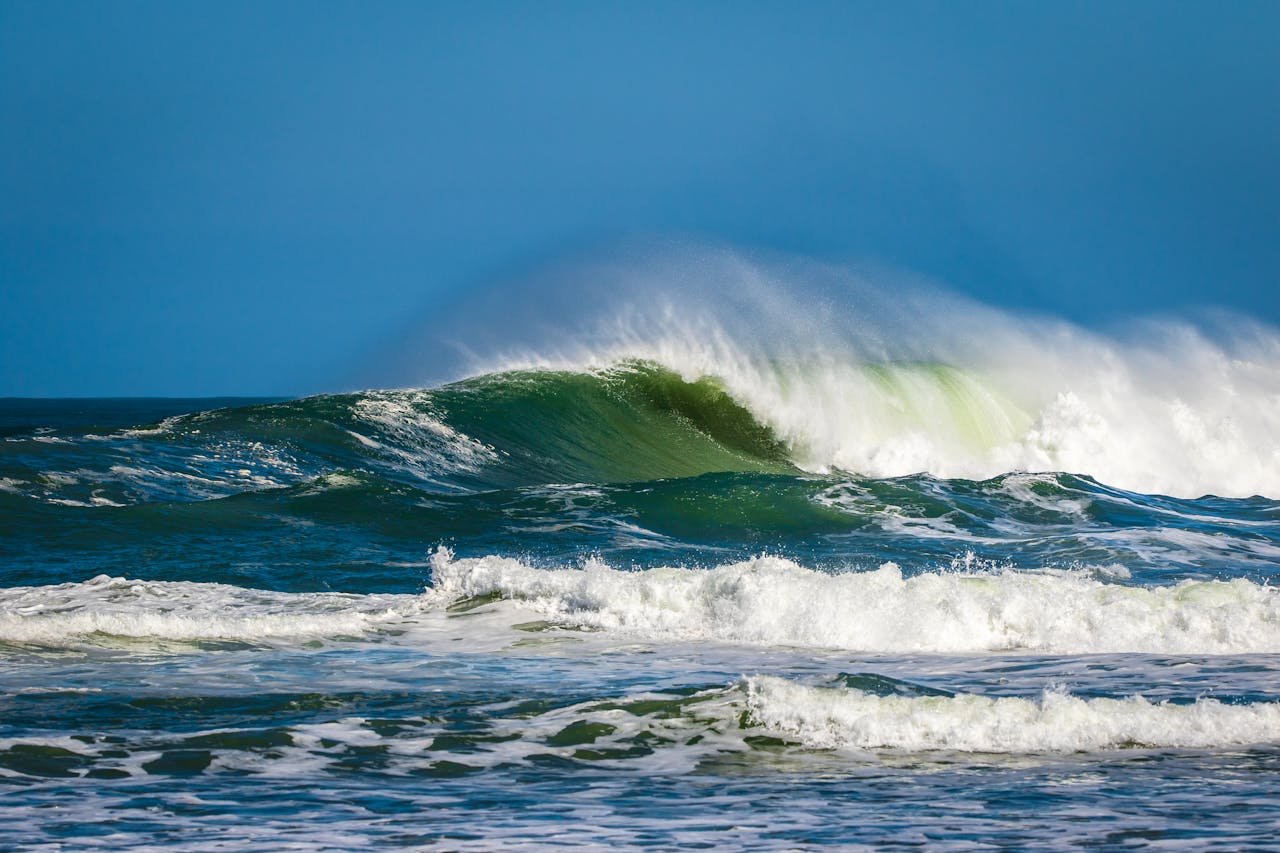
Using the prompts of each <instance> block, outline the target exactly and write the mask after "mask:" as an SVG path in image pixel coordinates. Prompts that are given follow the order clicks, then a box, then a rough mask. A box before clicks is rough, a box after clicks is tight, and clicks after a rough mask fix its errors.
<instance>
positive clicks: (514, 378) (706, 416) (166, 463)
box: [0, 361, 797, 507]
mask: <svg viewBox="0 0 1280 853" xmlns="http://www.w3.org/2000/svg"><path fill="white" fill-rule="evenodd" d="M5 444H6V447H5V448H4V449H5V450H6V451H7V452H6V454H5V455H4V457H3V459H0V475H2V476H0V491H2V492H4V493H7V494H17V495H22V496H24V497H28V498H34V499H36V500H40V501H42V502H45V503H55V504H62V505H70V506H85V507H90V506H122V505H128V504H132V503H138V502H143V501H157V500H170V501H173V500H177V501H182V500H204V499H209V498H217V497H225V496H228V495H232V494H237V493H240V492H246V491H262V490H267V489H275V488H286V487H291V486H297V485H300V484H303V483H307V482H313V481H317V480H319V479H320V478H324V477H329V478H332V477H333V476H334V475H343V474H344V472H352V471H354V472H368V473H373V474H375V475H377V476H380V477H383V478H385V479H387V480H390V481H392V482H401V483H406V484H410V485H413V486H415V487H418V488H421V489H425V490H428V491H435V492H440V493H457V492H473V491H478V490H490V489H497V488H508V487H520V486H527V485H541V484H550V483H578V482H588V483H609V482H634V481H646V480H655V479H661V478H673V477H689V476H696V475H699V474H703V473H706V472H716V471H721V472H722V471H730V472H744V471H774V472H777V471H793V472H794V471H796V470H797V469H796V468H795V467H794V466H793V465H792V464H791V463H790V462H789V460H788V458H787V450H786V447H785V446H784V445H783V444H782V443H781V442H780V441H778V440H777V439H776V438H775V437H774V436H773V434H772V432H771V431H770V430H769V428H768V427H765V426H763V425H761V424H760V423H759V422H758V421H756V420H755V419H754V418H753V417H752V416H751V414H750V413H749V412H747V411H746V409H744V408H743V407H742V406H741V405H740V404H738V403H737V402H736V401H734V400H733V399H732V397H730V395H729V394H728V393H727V392H726V391H725V389H724V387H723V385H722V384H721V383H720V382H719V381H718V380H716V379H714V378H710V377H702V378H697V379H693V380H689V381H686V380H685V379H682V378H681V377H680V376H678V375H677V374H675V373H674V372H672V371H670V370H666V369H664V368H662V367H659V366H657V365H655V364H652V363H646V362H637V361H628V362H624V363H619V364H616V365H613V366H611V367H610V368H608V369H603V370H596V371H589V372H583V373H579V372H567V371H546V370H531V371H513V372H507V373H501V374H493V375H485V376H479V377H475V378H472V379H469V380H465V381H462V382H456V383H452V384H449V385H446V386H443V387H440V388H435V389H429V390H410V391H369V392H362V393H358V394H341V395H325V396H320V397H310V398H305V399H301V400H295V401H290V402H285V403H272V404H263V405H255V406H246V407H239V408H230V409H219V410H213V411H208V412H202V413H198V414H193V415H185V416H179V417H174V418H170V419H167V420H165V421H163V422H161V423H159V424H156V425H154V426H150V427H140V428H134V429H128V430H116V431H107V432H91V433H83V432H67V433H64V434H41V435H30V436H18V437H10V438H8V439H6V440H5Z"/></svg>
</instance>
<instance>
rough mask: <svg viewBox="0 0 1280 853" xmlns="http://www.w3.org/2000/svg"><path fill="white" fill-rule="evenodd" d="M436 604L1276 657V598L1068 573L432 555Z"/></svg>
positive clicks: (1049, 648)
mask: <svg viewBox="0 0 1280 853" xmlns="http://www.w3.org/2000/svg"><path fill="white" fill-rule="evenodd" d="M432 582H433V585H434V588H435V589H434V595H437V596H441V597H443V599H444V600H446V601H454V600H458V599H464V598H471V597H485V596H493V595H499V596H502V597H503V598H508V599H513V600H516V601H518V602H520V603H521V604H522V605H525V606H527V607H530V608H532V609H534V610H537V611H540V612H542V613H544V614H546V615H548V616H549V617H550V618H553V619H555V620H556V621H559V622H562V623H563V624H566V625H570V626H580V627H587V628H594V629H601V630H606V631H615V632H621V633H625V634H630V635H636V636H640V637H644V638H651V639H659V640H681V641H683V640H701V641H707V640H710V641H723V642H735V643H748V644H766V645H783V646H799V647H812V648H835V649H844V650H848V651H858V652H872V653H876V652H898V653H911V652H926V653H944V654H945V653H965V652H983V651H1031V652H1043V653H1052V654H1078V653H1085V654H1087V653H1108V652H1116V653H1124V652H1142V653H1155V654H1168V653H1192V654H1240V653H1262V652H1277V651H1280V590H1275V589H1272V588H1270V587H1266V586H1262V585H1259V584H1255V583H1252V582H1250V581H1247V580H1241V579H1237V580H1233V581H1207V582H1199V581H1184V582H1182V583H1179V584H1177V585H1175V586H1167V587H1153V588H1143V587H1134V586H1125V585H1120V584H1113V583H1104V582H1101V581H1099V580H1096V579H1094V578H1093V577H1090V576H1087V575H1084V574H1083V573H1077V572H1064V571H1055V572H1015V571H1005V572H1000V573H962V572H936V573H926V574H920V575H916V576H913V577H904V575H903V573H902V570H901V569H900V568H899V567H898V566H897V565H895V564H893V563H886V564H885V565H883V566H881V567H880V568H878V569H876V570H874V571H866V572H846V573H842V574H825V573H822V572H818V571H813V570H810V569H806V568H803V567H801V566H799V565H797V564H796V563H794V562H791V561H790V560H786V559H783V558H779V557H758V558H756V559H753V560H748V561H746V562H742V563H733V564H729V565H722V566H719V567H716V568H713V569H705V570H702V569H686V568H658V569H649V570H646V571H636V572H628V571H618V570H614V569H611V568H609V567H608V566H606V565H605V564H603V563H601V562H599V561H592V562H589V563H588V564H587V565H586V566H585V567H584V568H582V569H556V570H547V569H535V568H532V567H530V566H528V565H525V564H522V563H520V562H519V561H517V560H514V559H510V558H503V557H482V558H469V559H454V558H453V557H452V555H451V554H450V553H449V552H448V551H446V550H443V549H442V550H441V551H438V552H437V553H436V555H435V558H434V561H433V570H432Z"/></svg>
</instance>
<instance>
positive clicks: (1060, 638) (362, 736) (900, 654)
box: [0, 362, 1280, 849]
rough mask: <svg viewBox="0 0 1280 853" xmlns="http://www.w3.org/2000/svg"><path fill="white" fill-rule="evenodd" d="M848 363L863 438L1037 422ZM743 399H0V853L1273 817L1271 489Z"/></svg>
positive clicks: (439, 395)
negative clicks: (804, 422) (862, 461)
mask: <svg viewBox="0 0 1280 853" xmlns="http://www.w3.org/2000/svg"><path fill="white" fill-rule="evenodd" d="M865 376H870V377H871V378H870V380H869V381H872V382H874V383H875V384H876V387H877V388H880V389H881V390H882V392H883V394H884V395H887V396H884V397H883V398H882V400H881V402H882V403H883V401H884V400H888V401H889V403H892V404H893V405H891V406H889V408H887V409H885V411H886V412H888V414H882V415H878V416H877V419H875V420H874V422H873V421H872V420H867V421H866V422H865V423H863V425H862V427H860V428H861V429H863V432H861V433H858V435H859V436H864V437H865V436H870V438H867V439H866V441H868V442H873V443H876V442H878V443H876V444H875V447H872V448H871V449H870V450H866V452H865V453H864V456H865V457H866V458H868V459H878V460H881V461H883V460H884V459H885V458H886V457H885V456H884V455H883V454H882V455H880V456H875V455H874V454H873V453H872V451H879V450H882V449H883V448H884V447H885V446H886V445H885V442H884V438H883V436H884V434H886V430H889V431H890V432H892V431H893V430H897V431H898V432H899V433H902V432H903V431H904V430H907V429H908V427H909V426H910V423H909V422H910V421H911V419H912V418H917V419H920V418H924V419H926V420H927V424H926V426H928V427H929V428H930V429H933V428H935V427H937V424H938V422H939V418H944V419H945V418H951V419H952V420H951V421H950V422H949V423H950V425H951V426H950V427H949V428H948V429H949V430H950V431H945V430H944V431H943V432H938V431H937V429H934V432H928V430H927V429H926V430H924V431H923V432H922V433H921V434H927V436H928V437H930V439H931V440H933V441H934V446H935V447H941V448H943V450H945V451H946V452H947V453H951V454H953V455H954V454H957V453H961V452H963V453H967V454H969V455H968V456H967V457H965V458H966V459H969V460H974V459H988V458H989V459H990V460H993V461H992V462H991V464H993V465H996V467H999V465H998V463H999V461H1000V460H1001V459H1005V458H1011V457H1009V456H1008V453H1006V451H1005V450H1003V449H1001V448H1003V447H1004V445H1003V444H1001V443H1002V442H1008V441H1012V440H1022V439H1021V438H1019V437H1020V436H1022V435H1023V434H1024V433H1026V434H1028V435H1031V434H1032V433H1033V432H1034V431H1035V430H1037V429H1038V430H1039V432H1035V433H1034V436H1033V437H1034V439H1035V441H1037V442H1040V443H1039V444H1037V445H1036V448H1043V447H1048V446H1049V445H1048V441H1049V440H1048V439H1047V438H1045V437H1044V436H1045V435H1047V434H1048V433H1049V430H1048V428H1047V427H1045V423H1046V420H1045V417H1044V416H1043V415H1041V414H1039V413H1036V412H1031V413H1030V414H1027V415H1026V417H1023V416H1022V415H1021V414H1019V410H1018V409H1017V406H1018V405H1019V404H1018V402H1017V401H1015V400H1012V398H1008V399H1006V398H1004V397H997V396H996V395H991V394H987V393H986V392H985V391H983V390H982V388H981V387H980V386H979V385H978V384H977V382H976V380H973V379H971V378H970V377H967V376H965V375H962V374H957V373H954V372H950V371H948V370H946V369H943V368H939V367H936V366H931V365H923V366H907V367H897V366H890V367H887V368H885V367H881V368H876V369H875V370H872V371H870V372H868V373H866V374H865ZM860 381H861V380H860ZM885 389H887V390H885ZM760 400H761V398H759V397H751V396H750V395H746V394H743V393H741V389H740V388H739V387H737V386H734V384H733V383H732V382H729V381H724V380H722V379H719V378H715V377H712V376H708V377H706V378H702V379H692V380H691V379H690V378H688V377H682V376H681V375H680V374H677V373H675V372H672V371H670V370H667V369H664V368H661V367H658V366H657V365H655V364H652V363H647V362H627V363H623V364H619V365H616V366H614V367H612V368H610V369H608V370H603V371H600V370H597V371H587V372H583V371H567V370H566V371H548V370H526V371H517V372H508V373H501V374H494V375H485V376H479V377H475V378H473V379H470V380H466V381H464V382H461V383H456V384H453V385H449V386H444V387H441V388H436V389H430V390H424V391H385V392H365V393H361V394H349V395H337V396H324V397H312V398H307V399H302V400H287V401H246V400H210V401H200V400H192V401H155V400H111V401H76V402H75V403H70V402H67V401H0V689H2V695H0V788H2V789H3V797H0V847H6V848H8V847H12V848H36V849H39V848H41V846H42V845H43V846H45V847H47V848H48V849H67V848H75V849H79V848H90V847H103V848H113V849H116V848H121V847H127V846H147V847H166V846H168V847H175V848H181V849H220V848H221V847H224V846H239V845H244V844H255V845H259V846H262V847H264V848H269V849H279V848H282V847H287V846H289V845H294V846H297V847H302V848H307V849H311V848H322V849H323V848H330V849H366V848H369V847H373V846H438V847H443V848H448V849H495V848H501V847H504V846H511V847H516V846H529V845H536V846H544V847H549V846H555V845H565V846H588V847H589V846H602V845H605V844H646V845H651V846H656V847H659V848H680V847H709V846H716V847H723V846H735V847H749V848H761V849H774V848H784V849H785V848H794V847H797V846H799V847H809V846H820V845H825V844H833V845H856V844H865V845H871V846H877V847H885V846H895V845H901V846H918V845H932V846H940V847H952V848H956V849H969V848H972V847H974V846H983V845H1007V846H1042V847H1057V846H1067V845H1068V844H1069V843H1070V844H1094V845H1097V846H1104V847H1119V846H1143V845H1157V846H1159V845H1172V844H1186V845H1190V846H1194V847H1197V848H1201V847H1208V846H1213V845H1215V844H1216V845H1219V846H1221V847H1223V848H1231V849H1236V848H1239V847H1242V846H1245V847H1248V846H1252V847H1266V846H1270V845H1273V844H1274V838H1275V837H1276V834H1277V832H1280V807H1278V806H1277V804H1276V802H1275V799H1274V791H1275V789H1276V786H1277V785H1278V784H1280V593H1277V591H1276V588H1275V583H1276V580H1277V577H1278V576H1280V569H1278V568H1277V567H1278V566H1280V559H1278V558H1280V502H1277V501H1276V500H1275V499H1273V498H1270V497H1261V496H1236V497H1214V496H1199V497H1196V496H1192V495H1191V494H1189V493H1190V492H1196V491H1197V490H1198V487H1199V486H1200V484H1201V482H1202V481H1203V480H1204V478H1205V477H1208V476H1211V474H1205V473H1203V472H1205V471H1210V472H1211V471H1212V468H1211V467H1206V466H1202V465H1201V464H1200V463H1199V462H1196V463H1195V464H1182V463H1179V462H1178V461H1177V460H1171V461H1170V463H1169V467H1168V470H1165V471H1162V472H1157V473H1159V474H1160V475H1161V476H1164V477H1165V478H1166V479H1168V480H1169V481H1170V482H1174V483H1176V482H1179V481H1178V480H1177V475H1178V474H1179V472H1181V471H1184V470H1185V471H1186V472H1189V473H1187V474H1186V478H1185V480H1186V483H1187V488H1186V489H1173V490H1172V491H1175V492H1179V493H1181V492H1187V493H1188V494H1183V495H1182V496H1181V497H1167V496H1161V495H1158V494H1152V493H1148V491H1147V490H1141V489H1138V490H1134V489H1133V486H1134V485H1135V484H1137V485H1141V484H1142V483H1143V482H1146V481H1145V480H1143V479H1142V476H1146V474H1145V473H1144V472H1142V471H1138V470H1137V469H1136V468H1135V469H1134V471H1135V473H1134V476H1133V478H1132V479H1133V480H1134V482H1133V483H1130V482H1114V480H1116V479H1119V480H1125V479H1126V477H1124V476H1120V477H1116V478H1112V480H1113V481H1112V482H1108V481H1106V480H1103V479H1099V478H1095V476H1090V474H1091V473H1093V472H1089V471H1085V470H1079V471H1076V472H1075V473H1059V472H1043V473H1037V472H1034V471H1025V470H1020V469H1019V468H1018V467H1017V466H1013V467H1012V470H1010V471H1008V472H999V471H997V472H996V473H995V476H990V477H979V478H975V479H964V478H960V477H956V476H944V475H947V474H950V473H953V472H949V471H946V470H942V469H943V468H945V467H946V466H933V467H934V468H938V469H939V470H935V471H934V473H909V474H903V475H900V476H897V475H886V474H885V472H884V471H883V470H878V471H875V473H876V474H877V476H866V475H861V476H860V475H857V474H854V473H852V471H853V470H857V468H856V467H855V466H851V465H846V466H842V465H841V464H838V463H839V461H840V458H850V457H849V453H850V451H849V448H850V447H851V446H852V445H851V443H850V442H851V441H852V439H850V438H849V437H848V436H847V435H845V436H843V437H842V438H841V441H842V442H843V444H841V445H840V447H841V448H843V450H842V452H844V453H845V454H846V455H845V457H839V458H837V457H833V459H832V460H828V462H829V463H830V464H819V463H822V460H817V462H815V457H816V456H818V455H820V451H821V449H822V447H824V446H826V445H823V444H822V443H821V442H820V441H818V440H817V439H818V438H821V436H818V437H817V438H815V437H814V436H815V435H816V433H811V434H810V435H809V437H810V438H811V439H813V440H812V441H810V442H809V443H808V444H806V443H805V442H804V441H803V440H802V436H801V434H800V432H798V429H797V428H796V424H797V423H798V422H797V421H796V420H795V419H791V420H788V417H787V416H786V413H785V412H782V413H781V414H780V413H779V410H776V409H775V410H770V409H767V408H766V407H764V406H763V404H762V403H761V402H760ZM895 401H896V402H895ZM903 401H906V402H909V403H911V404H912V406H915V408H914V409H913V408H912V406H908V405H905V404H903ZM921 401H923V402H921ZM846 402H847V401H846ZM885 405H888V404H885ZM939 412H944V413H946V414H945V416H944V415H940V414H939ZM1037 418H1038V420H1037ZM921 422H922V423H924V421H921ZM904 424H906V425H907V426H904ZM1036 424H1038V426H1036ZM952 427H953V428H952ZM1090 428H1092V427H1090ZM939 436H941V437H939ZM1068 438H1069V437H1068ZM1030 441H1031V439H1027V441H1026V442H1024V444H1023V445H1022V446H1023V447H1027V446H1031V445H1030V444H1029V443H1028V442H1030ZM1053 441H1054V442H1056V444H1054V445H1053V447H1054V448H1063V447H1068V446H1069V444H1068V439H1064V438H1063V437H1062V434H1061V433H1055V434H1054V438H1053ZM831 446H835V445H834V444H832V445H831ZM912 446H916V445H912ZM867 447H870V444H868V445H867ZM859 448H861V446H859ZM855 449H858V448H855ZM988 450H990V452H991V455H990V456H989V457H987V456H981V453H986V452H987V451H988ZM858 452H859V453H861V452H863V450H862V449H858ZM1037 452H1041V451H1040V450H1039V449H1037ZM1055 452H1057V451H1055ZM1063 452H1064V453H1065V451H1063ZM1001 454H1005V455H1003V456H1002V455H1001ZM895 458H897V457H895ZM921 458H925V457H921ZM949 458H950V457H949ZM1061 458H1067V457H1061ZM1073 458H1074V457H1073ZM1125 458H1127V459H1132V458H1133V454H1127V455H1126V456H1125ZM913 459H914V457H913ZM1101 461H1105V460H1101ZM885 464H887V463H885ZM966 464H967V465H970V467H973V466H974V465H976V464H977V463H972V462H971V461H970V462H966ZM1108 464H1109V465H1110V468H1109V469H1108V470H1115V471H1121V472H1122V473H1123V472H1124V471H1127V470H1128V469H1123V468H1121V467H1118V466H1119V462H1116V461H1112V462H1110V463H1108ZM882 467H883V466H882ZM1103 467H1106V466H1103ZM928 469H929V466H927V465H925V466H922V467H921V469H920V470H928ZM866 470H870V469H866ZM1258 470H1259V471H1261V474H1260V476H1261V475H1265V474H1266V471H1265V470H1264V469H1262V468H1259V469H1258ZM1139 475H1142V476H1139ZM1242 476H1243V475H1242ZM1197 478H1199V479H1197ZM1245 481H1246V480H1242V479H1240V478H1237V479H1236V480H1232V481H1231V482H1245ZM1224 491H1226V492H1229V493H1233V494H1235V493H1238V492H1239V491H1241V490H1239V489H1237V490H1236V491H1235V492H1231V490H1228V489H1224ZM1245 491H1247V489H1245Z"/></svg>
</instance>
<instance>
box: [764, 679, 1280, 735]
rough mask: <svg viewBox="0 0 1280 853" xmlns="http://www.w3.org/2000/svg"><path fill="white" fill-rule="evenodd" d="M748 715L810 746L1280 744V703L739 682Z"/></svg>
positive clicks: (784, 682) (769, 680) (774, 730)
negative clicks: (883, 692)
mask: <svg viewBox="0 0 1280 853" xmlns="http://www.w3.org/2000/svg"><path fill="white" fill-rule="evenodd" d="M744 688H745V690H746V693H747V700H746V705H747V710H748V712H749V714H750V717H751V719H752V720H753V721H755V722H756V723H758V724H760V725H761V726H763V727H764V728H766V729H767V730H769V731H771V732H774V733H776V734H779V735H782V736H784V737H788V738H794V739H796V740H798V741H800V742H801V743H803V744H804V745H806V746H809V747H814V748H820V749H831V748H837V749H838V748H852V749H889V750H902V751H905V752H921V751H926V750H955V751H961V752H995V753H1037V752H1091V751H1097V750H1107V749H1119V748H1126V747H1148V748H1179V749H1205V748H1212V747H1222V746H1231V745H1243V744H1257V743H1271V742H1275V741H1278V740H1280V703H1273V702H1254V703H1249V704H1243V705H1229V704H1225V703H1223V702H1219V701H1217V700H1216V699H1208V698H1202V699H1198V700H1196V701H1195V702H1193V703H1190V704H1172V703H1168V702H1150V701H1148V700H1146V699H1145V698H1143V697H1141V696H1126V697H1123V698H1114V699H1113V698H1091V699H1084V698H1080V697H1077V696H1072V695H1070V694H1067V693H1063V692H1057V691H1046V692H1045V693H1044V694H1043V695H1041V696H1040V697H1039V698H1036V699H1024V698H1018V697H1001V698H990V697H985V696H977V695H970V694H961V695H956V696H897V695H889V696H878V695H876V694H874V693H870V692H866V691H862V690H851V689H847V688H839V687H834V688H833V687H815V686H809V685H806V684H801V683H798V682H794V681H789V680H787V679H783V678H777V677H773V676H764V675H761V676H755V677H752V678H748V679H746V680H745V682H744Z"/></svg>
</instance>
